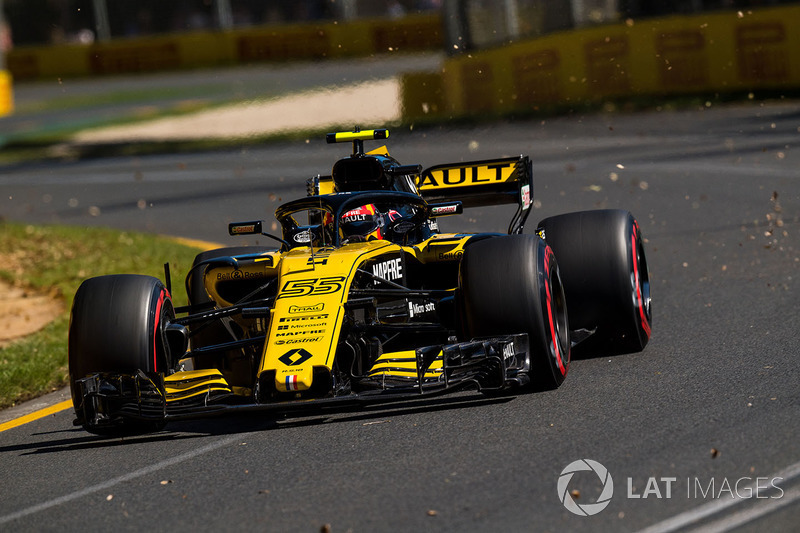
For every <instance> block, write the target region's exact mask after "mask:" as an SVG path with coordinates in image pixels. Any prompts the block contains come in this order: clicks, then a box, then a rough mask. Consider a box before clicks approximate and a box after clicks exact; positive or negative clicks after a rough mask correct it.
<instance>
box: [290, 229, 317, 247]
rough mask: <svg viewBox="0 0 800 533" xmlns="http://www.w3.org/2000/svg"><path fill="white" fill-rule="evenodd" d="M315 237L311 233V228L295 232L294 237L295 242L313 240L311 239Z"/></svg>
mask: <svg viewBox="0 0 800 533" xmlns="http://www.w3.org/2000/svg"><path fill="white" fill-rule="evenodd" d="M313 238H314V236H313V235H312V234H311V232H310V231H309V230H306V231H301V232H300V233H295V235H294V236H293V237H292V239H293V240H294V242H296V243H300V244H303V243H307V242H311V239H313Z"/></svg>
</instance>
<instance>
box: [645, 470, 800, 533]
mask: <svg viewBox="0 0 800 533" xmlns="http://www.w3.org/2000/svg"><path fill="white" fill-rule="evenodd" d="M798 475H800V463H795V464H793V465H791V466H789V467H787V468H785V469H783V470H781V471H780V472H778V473H777V474H774V475H772V476H768V477H769V478H770V479H776V478H782V479H781V481H780V482H779V483H776V485H778V486H782V485H785V484H786V483H787V482H788V481H790V480H791V479H793V478H795V477H797V476H798ZM769 488H772V487H769ZM750 489H751V490H750V491H749V494H750V496H748V497H741V496H737V497H734V498H732V499H725V500H713V501H711V502H708V503H706V504H704V505H701V506H700V507H697V508H695V509H691V510H689V511H686V512H684V513H681V514H678V515H675V516H673V517H672V518H668V519H666V520H664V521H662V522H659V523H657V524H653V525H652V526H650V527H647V528H645V529H643V530H641V531H640V532H639V533H668V532H670V531H678V530H679V529H682V528H686V527H691V526H692V525H693V524H697V523H698V522H700V521H701V520H703V519H705V518H708V517H710V516H714V515H715V514H718V513H721V512H722V511H724V510H725V509H727V508H728V507H732V506H734V505H737V504H740V503H742V502H746V501H748V500H750V499H751V498H753V497H755V496H758V495H759V490H758V487H757V483H756V484H754V485H752V486H751V487H750ZM760 492H761V493H763V492H766V491H765V490H761V491H760ZM798 498H800V491H797V490H793V491H791V492H785V493H784V494H783V496H782V497H781V498H780V499H770V500H769V502H772V503H771V505H768V504H763V505H762V506H761V507H763V510H761V507H759V511H760V512H759V514H756V515H754V516H752V517H751V518H750V519H749V520H754V519H756V518H758V517H759V516H762V515H764V514H767V513H770V512H772V511H773V510H775V509H777V508H778V507H783V506H784V505H788V504H790V503H792V502H794V501H797V499H798ZM776 505H777V507H776ZM753 511H755V510H753ZM737 514H748V512H744V511H743V512H741V513H737ZM732 516H736V515H731V516H730V517H732ZM730 517H729V516H726V517H723V518H722V520H723V522H725V521H727V520H728V519H729V518H730ZM732 525H734V524H730V526H732ZM709 531H717V530H716V529H710V530H709Z"/></svg>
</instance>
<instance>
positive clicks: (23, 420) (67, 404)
mask: <svg viewBox="0 0 800 533" xmlns="http://www.w3.org/2000/svg"><path fill="white" fill-rule="evenodd" d="M71 407H72V400H64V401H63V402H59V403H57V404H55V405H51V406H50V407H45V408H44V409H40V410H38V411H35V412H33V413H31V414H28V415H25V416H21V417H19V418H15V419H14V420H9V421H8V422H4V423H3V424H0V433H2V432H3V431H6V430H8V429H12V428H15V427H19V426H22V425H24V424H27V423H28V422H33V421H34V420H39V419H40V418H44V417H46V416H49V415H53V414H56V413H60V412H61V411H65V410H67V409H70V408H71Z"/></svg>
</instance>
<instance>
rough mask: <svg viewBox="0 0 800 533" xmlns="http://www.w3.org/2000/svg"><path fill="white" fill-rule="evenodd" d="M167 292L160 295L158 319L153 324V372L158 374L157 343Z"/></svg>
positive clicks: (157, 310)
mask: <svg viewBox="0 0 800 533" xmlns="http://www.w3.org/2000/svg"><path fill="white" fill-rule="evenodd" d="M166 295H167V291H165V290H162V291H161V294H159V295H158V303H157V304H156V317H155V322H154V323H153V372H158V351H157V350H156V341H157V340H158V327H159V325H160V324H161V309H162V308H163V307H164V299H165V298H166Z"/></svg>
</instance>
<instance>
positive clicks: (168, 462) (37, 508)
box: [0, 435, 242, 525]
mask: <svg viewBox="0 0 800 533" xmlns="http://www.w3.org/2000/svg"><path fill="white" fill-rule="evenodd" d="M241 438H242V437H241V436H240V435H234V436H232V437H228V438H227V439H223V440H220V441H217V442H214V443H213V444H208V445H206V446H203V447H202V448H198V449H196V450H192V451H191V452H186V453H184V454H181V455H176V456H175V457H172V458H170V459H165V460H163V461H161V462H158V463H155V464H152V465H150V466H147V467H145V468H141V469H139V470H135V471H133V472H130V473H129V474H125V475H123V476H119V477H115V478H113V479H109V480H108V481H104V482H102V483H98V484H97V485H92V486H91V487H86V488H85V489H81V490H78V491H75V492H72V493H70V494H65V495H64V496H60V497H58V498H55V499H53V500H50V501H46V502H42V503H37V504H36V505H32V506H31V507H27V508H25V509H22V510H20V511H17V512H15V513H11V514H7V515H5V516H0V525H3V524H6V523H8V522H11V521H12V520H17V519H19V518H23V517H25V516H28V515H32V514H35V513H38V512H41V511H44V510H46V509H50V508H51V507H56V506H57V505H61V504H64V503H67V502H70V501H72V500H77V499H78V498H82V497H84V496H88V495H90V494H93V493H95V492H99V491H101V490H106V489H109V488H111V487H113V486H114V485H118V484H120V483H124V482H126V481H131V480H133V479H136V478H140V477H142V476H146V475H148V474H152V473H153V472H157V471H159V470H161V469H162V468H166V467H168V466H172V465H175V464H178V463H182V462H184V461H188V460H189V459H193V458H195V457H197V456H198V455H203V454H204V453H208V452H211V451H214V450H216V449H219V448H222V447H225V446H228V445H229V444H232V443H234V442H236V441H237V440H239V439H241Z"/></svg>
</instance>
